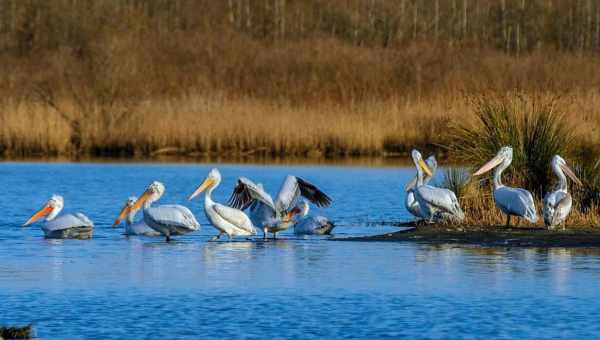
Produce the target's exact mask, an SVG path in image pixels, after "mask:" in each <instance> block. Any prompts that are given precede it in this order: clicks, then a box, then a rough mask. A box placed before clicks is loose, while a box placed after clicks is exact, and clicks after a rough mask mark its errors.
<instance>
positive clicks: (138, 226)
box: [112, 197, 160, 236]
mask: <svg viewBox="0 0 600 340" xmlns="http://www.w3.org/2000/svg"><path fill="white" fill-rule="evenodd" d="M135 201H137V198H136V197H129V198H128V199H127V201H126V202H125V206H123V209H122V210H121V212H120V213H119V216H118V217H117V219H116V220H115V223H113V225H112V226H113V228H114V227H116V226H117V225H119V223H121V220H123V219H124V218H125V235H143V236H159V235H160V233H159V232H158V231H156V230H154V229H152V228H150V227H149V226H148V225H147V224H146V223H145V222H144V220H141V221H138V222H134V218H135V214H137V212H138V210H139V208H138V209H133V205H134V204H135Z"/></svg>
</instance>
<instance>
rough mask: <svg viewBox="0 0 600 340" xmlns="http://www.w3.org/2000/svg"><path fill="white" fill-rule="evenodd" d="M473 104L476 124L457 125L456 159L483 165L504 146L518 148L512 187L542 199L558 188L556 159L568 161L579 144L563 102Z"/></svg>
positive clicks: (510, 173) (517, 98) (518, 97)
mask: <svg viewBox="0 0 600 340" xmlns="http://www.w3.org/2000/svg"><path fill="white" fill-rule="evenodd" d="M473 102H474V109H475V117H476V121H475V122H474V123H472V124H459V125H456V126H455V128H454V130H453V132H452V137H451V139H452V143H451V145H452V151H453V152H454V153H455V154H456V157H457V158H459V159H461V160H463V161H465V162H468V163H469V164H474V165H483V164H484V163H485V162H486V161H488V160H489V159H491V158H492V157H494V156H495V155H496V153H497V152H498V150H499V149H500V148H501V147H502V146H505V145H509V146H512V148H513V161H512V164H511V166H510V167H509V169H508V170H507V176H506V177H507V181H508V182H509V183H510V182H513V183H515V182H516V183H519V184H521V185H523V186H524V187H525V188H527V189H529V190H530V191H532V192H533V193H534V194H536V195H537V196H540V197H541V196H542V195H543V193H545V192H546V191H547V189H548V188H549V185H550V184H551V182H552V177H553V175H552V173H551V169H550V166H549V164H550V161H551V159H552V157H553V156H554V155H556V154H559V155H567V154H568V153H569V151H570V150H569V147H570V145H571V142H572V141H573V138H574V137H573V134H572V133H571V127H570V124H569V121H568V120H567V119H566V116H565V115H564V114H563V113H561V112H560V111H559V109H558V107H557V99H555V98H554V97H545V96H538V95H534V96H527V95H523V94H521V93H516V94H515V93H513V94H510V95H500V96H497V95H484V96H480V97H476V98H474V99H473Z"/></svg>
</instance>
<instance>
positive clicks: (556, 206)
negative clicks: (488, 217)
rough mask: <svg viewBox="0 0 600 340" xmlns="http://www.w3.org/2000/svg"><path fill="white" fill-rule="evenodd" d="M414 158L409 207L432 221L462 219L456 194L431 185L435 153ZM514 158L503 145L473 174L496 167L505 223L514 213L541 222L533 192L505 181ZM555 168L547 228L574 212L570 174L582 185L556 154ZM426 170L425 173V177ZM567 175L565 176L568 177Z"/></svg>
mask: <svg viewBox="0 0 600 340" xmlns="http://www.w3.org/2000/svg"><path fill="white" fill-rule="evenodd" d="M412 158H413V161H414V163H415V167H416V168H417V174H416V176H415V178H414V179H412V180H411V181H409V182H408V183H407V185H406V187H405V190H406V192H407V193H406V197H405V206H406V209H407V210H408V211H409V212H410V213H411V214H412V215H414V216H415V217H417V218H420V219H424V220H426V221H429V222H441V221H448V220H453V221H459V222H460V221H462V220H463V219H464V218H465V215H464V213H463V211H462V209H461V208H460V205H459V203H458V200H457V199H456V195H455V194H454V193H453V192H452V191H450V190H448V189H443V188H437V187H435V186H432V185H429V184H428V182H429V180H430V179H431V178H432V177H433V175H434V173H435V170H436V168H437V162H436V160H435V157H434V156H430V157H429V158H427V160H426V161H423V158H422V156H421V153H419V152H418V151H416V150H413V152H412ZM512 159H513V149H512V148H511V147H510V146H504V147H502V148H501V149H500V150H499V151H498V153H497V154H496V156H495V157H494V158H492V159H491V160H490V161H488V162H487V163H486V164H484V165H483V166H481V168H479V169H478V170H477V171H475V173H473V176H480V175H483V174H484V173H486V172H488V171H491V170H492V169H495V171H494V179H493V185H494V201H495V204H496V207H497V208H498V209H500V211H502V213H504V214H505V215H506V225H507V226H510V219H511V216H515V217H517V218H524V219H525V220H527V221H529V222H530V223H536V222H537V221H538V215H537V210H536V207H535V202H534V200H533V195H531V193H530V192H529V191H527V190H525V189H522V188H513V187H508V186H505V185H504V184H502V172H503V171H504V170H505V169H506V168H508V167H509V166H510V164H511V163H512ZM550 166H551V167H552V171H553V172H554V173H555V174H556V176H557V177H558V186H557V188H556V190H554V191H551V192H549V193H547V194H546V196H545V197H544V202H543V216H544V224H545V225H546V227H547V228H548V229H554V228H555V227H556V226H559V225H563V227H564V223H565V220H566V218H567V216H568V215H569V212H570V211H571V205H572V198H571V194H569V192H568V189H567V188H568V185H567V177H566V176H568V177H569V178H570V179H571V180H572V181H573V182H575V183H576V184H578V185H582V183H581V181H580V180H579V179H578V178H577V176H576V175H575V173H574V172H573V170H572V169H571V168H570V167H569V166H568V165H567V162H566V161H565V160H564V159H563V158H562V157H560V156H559V155H555V156H554V157H553V158H552V161H551V163H550ZM424 173H425V176H424ZM565 175H566V176H565Z"/></svg>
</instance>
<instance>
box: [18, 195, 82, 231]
mask: <svg viewBox="0 0 600 340" xmlns="http://www.w3.org/2000/svg"><path fill="white" fill-rule="evenodd" d="M63 207H64V199H63V198H62V196H59V195H52V197H50V199H49V200H48V202H47V203H46V204H45V205H44V206H43V207H42V208H41V209H40V210H39V211H38V212H36V213H35V214H34V215H33V216H31V217H30V218H29V219H28V220H27V222H25V224H23V226H24V227H25V226H28V225H30V224H32V223H33V222H35V221H37V220H39V219H40V218H42V217H44V216H46V215H48V216H47V217H46V221H45V222H44V224H43V225H42V230H43V231H44V235H45V236H46V238H91V237H92V230H93V228H94V223H93V222H92V221H90V219H89V218H87V216H85V215H84V214H82V213H75V214H65V215H61V216H58V214H59V213H60V212H61V210H62V209H63ZM57 216H58V217H57Z"/></svg>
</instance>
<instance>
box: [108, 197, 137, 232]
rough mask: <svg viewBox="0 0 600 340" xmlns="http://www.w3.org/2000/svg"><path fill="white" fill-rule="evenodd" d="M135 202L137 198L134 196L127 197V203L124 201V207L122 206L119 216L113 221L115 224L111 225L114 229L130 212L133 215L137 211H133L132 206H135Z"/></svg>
mask: <svg viewBox="0 0 600 340" xmlns="http://www.w3.org/2000/svg"><path fill="white" fill-rule="evenodd" d="M136 201H137V197H135V196H132V197H129V198H128V199H127V201H125V205H124V206H123V209H121V212H120V213H119V216H118V217H117V219H116V220H115V222H114V223H113V225H112V227H113V228H114V227H116V226H117V225H119V223H121V221H122V220H123V219H124V218H125V216H127V215H128V214H129V213H131V212H134V213H135V212H136V211H137V210H133V206H134V204H135V202H136Z"/></svg>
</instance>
